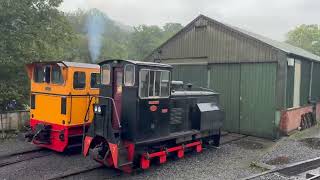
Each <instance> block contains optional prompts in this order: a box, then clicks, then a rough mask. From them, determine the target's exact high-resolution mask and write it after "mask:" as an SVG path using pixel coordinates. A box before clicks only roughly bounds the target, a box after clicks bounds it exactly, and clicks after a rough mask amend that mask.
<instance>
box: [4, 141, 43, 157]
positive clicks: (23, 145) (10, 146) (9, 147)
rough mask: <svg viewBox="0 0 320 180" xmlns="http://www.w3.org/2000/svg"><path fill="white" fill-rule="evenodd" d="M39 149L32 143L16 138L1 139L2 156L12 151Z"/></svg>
mask: <svg viewBox="0 0 320 180" xmlns="http://www.w3.org/2000/svg"><path fill="white" fill-rule="evenodd" d="M35 149H39V148H38V147H36V146H34V145H33V144H31V143H28V142H25V141H21V140H18V139H16V138H14V139H5V140H0V157H1V156H4V155H8V154H11V153H18V152H23V151H29V150H35Z"/></svg>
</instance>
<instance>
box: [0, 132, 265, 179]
mask: <svg viewBox="0 0 320 180" xmlns="http://www.w3.org/2000/svg"><path fill="white" fill-rule="evenodd" d="M250 142H252V143H250ZM257 144H259V145H258V146H257ZM29 145H30V144H27V143H24V142H20V141H17V140H9V141H5V142H3V143H1V144H0V149H1V151H2V152H3V154H4V153H5V152H6V151H8V150H9V152H10V153H12V151H17V150H19V151H21V150H22V149H27V148H26V147H25V146H28V148H30V147H29ZM34 147H35V146H33V145H31V148H34ZM2 148H5V149H6V150H5V149H2ZM10 149H11V150H10ZM264 150H265V148H264V147H263V148H261V145H260V143H256V142H255V141H252V139H250V138H249V137H246V138H244V139H242V140H238V141H234V142H232V143H229V144H225V145H222V146H221V148H220V149H214V148H210V149H205V150H204V151H203V152H202V153H199V154H197V153H187V154H186V156H185V158H183V159H180V160H169V161H168V162H167V163H165V164H163V165H155V164H152V166H151V168H150V169H148V170H146V171H142V172H139V173H137V174H135V175H127V174H123V173H120V172H119V171H116V170H113V169H108V168H102V169H97V170H93V171H91V172H87V173H83V174H80V175H77V176H72V177H69V178H67V179H111V178H112V179H238V178H242V177H246V176H249V175H252V174H256V173H259V172H261V169H255V168H251V167H250V164H251V162H252V161H254V160H255V159H257V158H258V157H260V155H261V153H263V152H264ZM7 153H8V152H7ZM95 164H96V162H94V161H92V160H91V159H90V158H83V157H82V155H81V154H61V153H54V154H53V155H50V156H46V157H41V158H36V159H32V160H29V161H24V162H20V163H17V164H12V165H9V166H5V167H1V168H0V179H7V180H10V179H48V178H49V177H52V176H53V175H55V174H61V173H62V172H65V171H66V170H72V169H79V168H80V167H83V166H91V165H95Z"/></svg>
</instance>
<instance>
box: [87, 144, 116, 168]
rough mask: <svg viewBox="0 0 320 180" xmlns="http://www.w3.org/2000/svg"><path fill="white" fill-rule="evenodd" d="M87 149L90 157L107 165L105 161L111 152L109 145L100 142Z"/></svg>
mask: <svg viewBox="0 0 320 180" xmlns="http://www.w3.org/2000/svg"><path fill="white" fill-rule="evenodd" d="M89 151H90V155H91V157H92V159H94V160H95V161H97V162H99V163H101V164H103V165H107V166H109V163H108V162H106V160H107V158H108V156H110V155H111V154H110V150H109V147H108V146H107V145H106V144H105V143H100V144H99V145H97V146H96V147H94V148H93V149H90V150H89Z"/></svg>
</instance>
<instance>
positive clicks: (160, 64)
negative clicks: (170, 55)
mask: <svg viewBox="0 0 320 180" xmlns="http://www.w3.org/2000/svg"><path fill="white" fill-rule="evenodd" d="M113 61H122V62H127V63H131V64H135V65H139V66H153V67H164V68H172V66H171V65H169V64H162V63H154V62H145V61H134V60H123V59H108V60H105V61H102V62H100V63H99V64H100V65H102V64H107V63H109V62H113Z"/></svg>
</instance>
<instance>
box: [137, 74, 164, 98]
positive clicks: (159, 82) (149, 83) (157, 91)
mask: <svg viewBox="0 0 320 180" xmlns="http://www.w3.org/2000/svg"><path fill="white" fill-rule="evenodd" d="M169 77H170V72H169V71H159V70H156V71H155V70H140V72H139V95H140V97H141V98H160V97H168V96H169V92H170V84H169Z"/></svg>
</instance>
